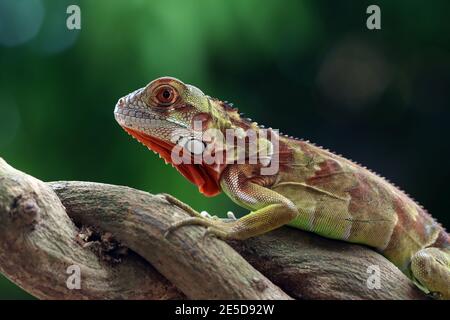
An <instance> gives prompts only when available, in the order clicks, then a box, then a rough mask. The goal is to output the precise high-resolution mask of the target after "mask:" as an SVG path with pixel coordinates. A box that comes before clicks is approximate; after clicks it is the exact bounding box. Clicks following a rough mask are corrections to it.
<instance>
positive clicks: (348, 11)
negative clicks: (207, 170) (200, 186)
mask: <svg viewBox="0 0 450 320" xmlns="http://www.w3.org/2000/svg"><path fill="white" fill-rule="evenodd" d="M69 4H78V5H79V6H80V8H81V17H82V18H81V19H82V21H81V23H82V29H81V30H80V31H76V30H75V31H69V30H67V28H66V25H65V23H66V18H67V14H66V8H67V6H68V5H69ZM369 4H372V3H371V2H367V1H350V0H346V1H317V0H315V1H313V0H303V1H286V0H285V1H275V0H266V1H257V0H252V1H249V0H246V1H242V0H223V1H208V0H202V1H201V0H193V1H182V0H164V1H145V0H130V1H106V0H96V1H73V0H71V1H67V0H59V1H51V0H48V1H40V0H0V70H1V74H0V156H1V157H4V158H5V160H7V161H8V162H9V163H11V164H12V165H13V166H15V167H16V168H18V169H20V170H23V171H25V172H27V173H30V174H31V175H33V176H36V177H38V178H40V179H42V180H46V181H51V180H88V181H98V182H106V183H112V184H120V185H127V186H131V187H134V188H138V189H142V190H147V191H150V192H153V193H158V192H168V193H171V194H173V195H175V196H176V197H179V198H180V199H181V200H183V201H185V202H188V203H189V204H191V205H192V206H193V207H195V208H197V209H201V210H207V211H208V212H213V213H219V214H223V213H224V212H226V211H227V209H228V208H230V209H231V210H234V211H235V212H239V213H241V214H242V213H243V212H244V211H243V210H242V209H240V208H237V207H236V206H235V205H234V204H232V203H231V201H230V200H228V199H227V198H226V197H225V196H223V195H221V196H218V197H216V198H211V199H207V198H205V197H203V196H202V195H200V194H199V193H198V191H197V189H196V187H195V186H193V185H191V184H190V183H188V182H187V181H186V180H185V179H184V178H182V177H181V175H179V174H178V173H177V172H176V171H175V170H173V168H171V167H170V166H165V165H164V164H163V162H162V161H160V159H159V158H158V157H155V156H154V155H153V153H150V152H148V150H147V149H146V148H143V147H142V146H141V145H139V144H137V143H136V142H134V141H133V140H131V139H130V137H129V136H128V135H126V134H125V133H124V132H123V130H122V129H121V128H120V127H119V126H118V125H117V124H116V123H115V121H114V119H113V113H112V111H113V107H114V105H115V103H116V101H117V100H118V98H120V97H121V96H123V95H125V94H127V93H129V92H131V91H133V90H135V89H137V88H139V87H142V86H144V85H145V84H146V83H148V82H149V81H151V80H152V79H154V78H156V77H159V76H163V75H171V76H174V77H177V78H179V79H181V80H183V81H185V82H187V83H191V84H194V85H196V86H197V87H199V88H201V89H202V90H203V91H204V92H206V93H208V94H210V95H211V96H215V97H218V98H221V99H224V100H231V101H233V102H235V104H236V105H237V106H238V107H239V108H240V110H241V111H243V112H245V113H246V114H248V115H250V116H251V117H253V118H254V119H257V120H259V121H258V122H260V123H263V124H265V125H266V126H272V127H274V128H280V129H281V130H282V131H283V132H286V133H289V134H292V135H296V136H299V137H303V138H305V139H310V140H312V141H314V142H316V143H318V144H320V145H323V146H325V147H328V148H330V149H331V150H336V151H338V152H339V153H342V154H343V155H345V156H347V157H349V158H352V159H353V160H355V161H358V162H361V163H364V164H365V165H367V166H368V167H370V168H372V169H373V170H375V171H377V172H379V173H381V174H382V175H384V176H386V177H387V178H389V179H390V180H392V181H394V182H395V183H396V184H398V185H400V186H401V187H402V188H403V189H405V190H407V191H408V192H409V193H410V194H411V195H413V196H414V198H416V199H418V200H419V201H420V202H421V203H422V204H423V205H424V206H425V207H426V208H428V209H429V211H430V212H432V214H433V215H434V216H435V217H436V218H438V219H439V220H440V221H441V222H442V223H443V224H444V225H446V226H449V225H450V215H449V213H448V208H449V207H450V197H449V196H448V195H447V192H448V186H447V183H448V181H449V180H450V168H449V166H448V159H449V157H450V147H449V146H450V144H449V143H448V142H447V139H448V138H449V136H450V128H449V126H448V119H449V113H450V93H449V90H448V89H449V88H450V72H449V71H450V52H449V50H450V37H448V34H449V31H450V28H449V24H450V23H449V22H448V21H449V20H448V13H449V12H450V10H449V9H450V2H449V1H446V0H442V1H438V0H436V1H433V2H429V3H425V2H423V1H420V0H417V1H405V0H402V1H400V0H399V1H387V0H386V1H377V4H378V5H379V6H380V7H381V13H382V14H381V15H382V30H377V31H370V30H368V29H367V28H366V25H365V23H366V18H367V14H366V8H367V6H368V5H369ZM225 208H227V209H225ZM218 210H219V212H218ZM27 297H29V296H28V295H27V294H25V293H22V292H21V291H20V289H18V288H17V287H15V286H14V285H12V284H11V283H10V282H9V281H7V280H6V279H0V298H27Z"/></svg>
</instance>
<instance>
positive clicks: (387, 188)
mask: <svg viewBox="0 0 450 320" xmlns="http://www.w3.org/2000/svg"><path fill="white" fill-rule="evenodd" d="M114 114H115V118H116V120H117V121H118V123H119V124H120V125H121V126H122V127H123V128H124V129H125V130H126V131H127V132H128V133H129V134H131V135H132V136H133V137H134V138H136V139H137V140H139V141H140V142H141V143H143V144H144V145H146V146H147V147H148V148H149V149H151V150H153V151H155V152H157V153H159V154H160V156H161V157H162V158H164V159H165V160H166V162H169V163H172V165H173V166H174V167H175V168H177V169H178V170H179V171H180V172H181V173H182V174H183V175H184V176H185V177H186V178H188V179H189V180H190V181H191V182H193V183H195V184H196V185H197V186H198V187H199V190H200V192H202V193H204V194H205V195H207V196H213V195H215V194H217V193H219V192H221V191H223V192H225V193H226V194H227V195H228V196H229V197H230V198H231V199H232V200H233V201H235V202H236V203H237V204H239V205H240V206H242V207H244V208H247V209H249V210H250V213H249V214H247V215H245V216H244V217H242V218H240V219H238V220H232V221H223V220H219V219H211V218H209V217H205V216H202V215H201V214H199V213H197V212H196V211H194V210H192V209H190V208H187V207H186V206H185V208H186V209H188V211H189V212H191V213H192V217H191V218H188V219H186V220H182V221H180V222H179V223H176V224H175V225H173V226H171V228H170V230H169V231H173V230H175V229H176V228H179V227H181V226H184V225H191V224H198V225H203V226H206V227H207V233H211V234H214V235H216V236H218V237H220V238H224V239H241V240H242V239H246V238H249V237H253V236H257V235H260V234H263V233H265V232H268V231H270V230H273V229H276V228H278V227H280V226H283V225H290V226H292V227H296V228H299V229H302V230H306V231H311V232H314V233H317V234H319V235H322V236H324V237H328V238H332V239H337V240H343V241H348V242H352V243H360V244H365V245H368V246H371V247H373V248H375V249H376V250H377V251H379V252H380V253H382V254H383V255H384V256H385V257H386V258H388V259H389V260H390V261H392V262H393V263H394V264H395V265H396V266H397V267H398V268H400V269H401V270H402V271H403V272H404V273H405V274H406V275H408V276H409V277H410V278H411V279H412V280H413V281H414V282H415V283H416V284H417V285H418V286H419V287H420V288H421V289H423V290H424V291H425V292H427V293H428V292H431V293H433V294H434V295H435V296H436V297H439V298H443V299H450V237H449V235H448V234H447V232H446V231H445V230H444V229H443V228H442V226H440V225H439V224H438V223H437V222H436V221H435V220H434V219H433V218H432V217H431V216H430V215H429V214H428V213H427V212H426V211H425V210H424V209H423V208H422V207H421V206H420V205H418V204H417V203H416V202H414V201H413V200H412V199H411V198H410V197H408V195H406V194H405V193H404V192H402V191H401V190H400V189H398V188H397V187H395V186H394V185H392V184H391V183H389V182H388V181H387V180H385V179H383V178H381V177H380V176H378V175H376V174H374V173H373V172H371V171H369V170H367V169H366V168H364V167H362V166H360V165H358V164H356V163H354V162H352V161H350V160H347V159H345V158H344V157H342V156H339V155H336V154H333V153H331V152H329V151H327V150H324V149H322V148H320V147H317V146H315V145H313V144H311V143H309V142H307V141H302V140H297V139H294V138H292V137H287V136H280V135H278V134H277V133H276V132H275V131H273V130H269V134H268V136H267V137H266V136H263V135H260V132H262V128H261V126H258V124H257V123H255V122H251V121H250V120H249V119H243V118H241V117H240V115H239V113H238V112H237V110H236V109H234V108H232V106H231V104H229V103H227V102H223V101H220V100H218V99H214V98H211V97H209V96H207V95H205V94H204V93H203V92H201V91H200V90H199V89H197V88H196V87H194V86H191V85H188V84H184V83H183V82H181V81H180V80H177V79H175V78H170V77H164V78H159V79H156V80H154V81H152V82H150V83H149V84H148V85H147V86H146V87H144V88H141V89H138V90H136V91H134V92H132V93H130V94H129V95H127V96H125V97H123V98H121V99H120V100H119V101H118V103H117V105H116V107H115V111H114ZM194 121H201V123H202V125H201V127H200V128H198V127H194V125H193V123H194ZM208 129H216V130H217V131H218V132H221V133H223V134H225V130H226V129H235V130H238V132H241V133H242V132H247V131H248V130H249V129H251V130H254V131H255V132H257V133H258V137H257V139H258V140H257V142H258V144H257V145H258V148H257V149H256V150H257V151H253V152H259V151H261V150H266V151H267V150H268V149H270V147H268V146H269V145H271V142H268V141H269V140H270V141H272V142H273V141H277V143H278V146H279V147H278V150H277V151H276V152H275V153H273V154H270V159H271V160H270V161H271V164H273V163H274V162H276V164H277V167H279V170H278V171H277V172H276V173H274V174H271V175H262V174H261V169H262V168H264V167H267V166H268V163H267V162H263V161H258V162H257V163H253V164H250V163H248V162H246V163H244V164H238V163H229V162H227V163H228V164H224V163H220V164H207V163H205V162H197V163H195V164H174V163H173V159H172V158H171V153H170V152H171V150H173V148H174V146H175V145H181V146H183V147H182V148H181V150H182V151H181V152H182V154H183V155H186V154H187V155H188V157H191V159H192V158H193V157H194V154H195V153H196V152H197V151H193V149H192V148H188V146H187V145H186V144H185V142H186V141H187V140H186V139H194V140H191V142H192V141H194V144H191V146H192V145H194V146H196V147H199V148H200V149H199V150H200V153H201V152H206V151H205V150H207V149H204V147H205V146H208V147H211V146H214V147H216V149H217V150H222V151H223V150H226V151H227V152H228V154H232V155H233V156H232V157H231V158H232V160H234V161H235V162H236V160H237V158H236V154H237V153H238V151H240V150H239V148H240V147H238V146H230V145H226V146H225V147H224V146H222V145H220V146H219V145H218V143H216V142H215V140H209V141H207V142H206V143H205V144H203V147H202V145H201V144H200V145H199V143H200V142H199V140H196V139H198V137H199V135H200V134H201V133H204V132H205V131H206V130H208ZM239 130H240V131H239ZM269 138H270V139H269ZM180 141H181V144H180ZM202 150H203V151H202ZM246 152H247V153H245V155H246V158H249V156H250V155H251V153H249V152H248V151H246ZM168 199H169V200H171V201H172V202H174V203H177V204H178V205H182V204H180V203H179V202H177V201H176V200H175V199H173V198H171V197H169V198H168Z"/></svg>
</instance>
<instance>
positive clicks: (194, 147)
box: [114, 77, 251, 196]
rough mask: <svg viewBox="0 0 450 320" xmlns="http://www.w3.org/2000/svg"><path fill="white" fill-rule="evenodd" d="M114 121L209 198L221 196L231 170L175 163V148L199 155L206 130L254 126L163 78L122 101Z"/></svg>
mask: <svg viewBox="0 0 450 320" xmlns="http://www.w3.org/2000/svg"><path fill="white" fill-rule="evenodd" d="M114 116H115V118H116V120H117V122H118V123H119V124H120V126H122V127H123V128H124V129H125V130H126V131H127V132H128V133H129V134H130V135H132V136H133V137H134V138H136V139H137V140H138V141H140V142H141V143H142V144H144V145H145V146H147V147H148V148H149V149H151V150H153V151H154V152H156V153H158V154H159V155H160V156H161V157H162V158H163V159H164V160H165V161H166V163H171V164H172V165H173V166H174V167H175V168H176V169H178V171H180V172H181V173H182V174H183V175H184V176H185V177H186V178H188V179H189V180H190V181H191V182H193V183H194V184H196V185H197V186H198V187H199V189H200V191H201V192H202V193H204V194H206V195H209V196H212V195H215V194H217V193H219V192H220V187H219V178H220V174H221V172H222V171H223V169H224V167H225V165H224V164H214V165H207V164H205V163H203V162H202V163H191V164H185V163H181V164H178V163H177V164H175V163H174V161H173V158H172V157H171V154H172V151H173V149H174V147H175V146H182V148H183V149H184V151H185V152H187V153H190V154H193V155H195V154H198V153H202V152H203V150H204V149H205V147H206V146H205V143H204V142H203V141H202V139H201V138H199V137H200V136H201V135H202V132H204V131H205V130H207V129H217V130H220V131H221V132H224V130H225V129H227V128H233V127H236V128H242V127H244V129H245V127H249V126H251V124H250V123H249V122H248V121H244V120H241V119H240V117H239V114H238V112H237V110H235V109H233V108H232V107H231V106H230V105H228V104H227V103H225V102H222V101H220V100H218V99H214V98H211V97H209V96H207V95H205V94H204V93H203V92H202V91H201V90H199V89H197V88H196V87H194V86H192V85H189V84H185V83H183V82H181V81H180V80H178V79H175V78H171V77H163V78H158V79H156V80H154V81H152V82H150V83H149V84H148V85H147V86H145V87H144V88H141V89H138V90H136V91H134V92H132V93H130V94H128V95H126V96H125V97H122V98H120V99H119V101H118V102H117V104H116V107H115V110H114ZM199 124H200V125H199Z"/></svg>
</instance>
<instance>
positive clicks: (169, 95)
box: [154, 85, 178, 106]
mask: <svg viewBox="0 0 450 320" xmlns="http://www.w3.org/2000/svg"><path fill="white" fill-rule="evenodd" d="M177 98H178V94H177V92H176V90H175V89H174V88H172V87H171V86H169V85H163V86H160V87H158V88H157V89H156V90H155V95H154V100H155V102H156V103H157V104H160V105H161V106H169V105H171V104H173V103H174V102H175V101H176V100H177Z"/></svg>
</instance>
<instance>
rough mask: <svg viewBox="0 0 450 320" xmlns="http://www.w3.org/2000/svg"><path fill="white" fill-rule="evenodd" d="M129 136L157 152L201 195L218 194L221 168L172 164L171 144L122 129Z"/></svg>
mask: <svg viewBox="0 0 450 320" xmlns="http://www.w3.org/2000/svg"><path fill="white" fill-rule="evenodd" d="M123 128H124V129H125V131H127V132H128V133H129V134H130V135H131V136H133V137H134V138H135V139H137V140H138V141H139V142H141V143H142V144H143V145H145V146H146V147H148V148H149V149H151V150H153V151H155V152H157V153H158V154H159V155H160V156H161V158H163V159H164V160H165V161H166V163H170V164H171V165H172V166H173V167H174V168H175V169H177V170H178V171H179V172H180V173H181V174H182V175H183V176H184V177H186V179H188V180H189V181H191V182H192V183H193V184H195V185H196V186H198V189H199V191H200V192H201V193H203V194H204V195H206V196H209V197H212V196H215V195H217V194H219V193H220V191H221V190H220V185H219V179H220V174H221V171H222V170H223V166H217V167H216V168H214V167H213V166H210V165H205V164H194V163H191V164H184V163H181V164H174V163H173V160H172V157H171V154H172V150H173V148H174V146H175V144H173V143H168V142H166V141H164V140H161V139H158V138H155V137H153V136H150V135H148V134H145V133H142V132H139V131H137V130H134V129H131V128H127V127H123Z"/></svg>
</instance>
